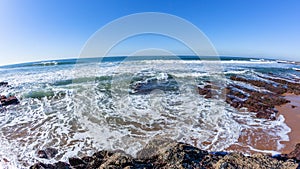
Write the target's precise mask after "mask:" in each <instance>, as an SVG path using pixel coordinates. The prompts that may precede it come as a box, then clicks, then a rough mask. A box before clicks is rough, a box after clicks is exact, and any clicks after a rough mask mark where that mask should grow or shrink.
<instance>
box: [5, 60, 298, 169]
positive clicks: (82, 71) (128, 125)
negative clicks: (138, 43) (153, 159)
mask: <svg viewBox="0 0 300 169" xmlns="http://www.w3.org/2000/svg"><path fill="white" fill-rule="evenodd" d="M298 70H300V66H299V65H296V64H295V63H294V62H289V61H282V60H274V59H257V58H243V57H226V56H223V57H220V58H216V57H214V58H211V57H200V58H199V57H195V56H179V57H176V56H157V57H155V56H151V57H147V56H140V57H139V56H135V57H105V58H80V59H66V60H50V61H41V62H31V63H23V64H16V65H8V66H1V67H0V82H1V81H5V82H8V83H9V85H10V86H9V87H0V94H1V95H6V96H9V95H14V96H16V97H17V98H18V99H19V101H20V103H19V104H18V105H9V106H6V107H0V109H1V111H0V145H1V146H0V159H1V164H0V168H1V166H2V167H3V168H5V166H6V167H11V168H14V167H15V168H25V167H28V166H30V165H32V164H34V163H35V162H38V161H41V162H45V163H52V162H55V161H59V160H61V161H67V160H68V158H69V157H74V156H82V155H90V154H92V153H93V152H95V151H97V150H100V149H109V150H118V149H120V150H123V151H125V152H126V153H128V154H131V155H132V156H135V154H136V153H137V151H139V150H140V149H141V148H142V147H143V146H144V145H145V144H146V143H147V142H148V141H149V140H151V139H153V138H155V137H158V136H159V137H165V138H171V139H174V140H176V141H181V142H185V143H189V144H192V145H194V146H197V147H199V148H201V149H205V150H209V151H224V150H226V148H228V147H229V146H230V145H233V144H237V142H238V141H239V137H240V135H243V134H245V133H243V131H245V130H247V129H251V130H252V129H253V131H254V130H255V131H262V132H263V133H265V135H264V136H262V137H266V138H268V139H270V140H275V141H274V143H272V144H274V145H270V146H269V147H273V148H272V149H261V148H260V147H261V146H260V143H259V139H260V138H257V137H255V139H257V140H258V141H255V140H254V141H253V140H251V138H249V140H248V142H246V143H239V144H244V145H242V146H245V147H248V148H249V149H250V150H251V151H255V152H266V153H273V154H276V153H280V151H281V149H282V147H283V145H282V144H281V141H288V140H289V137H288V133H289V132H290V131H291V129H290V128H289V127H288V126H287V125H286V124H285V121H284V116H282V115H279V117H278V118H277V119H276V120H266V119H259V118H255V115H254V113H253V112H248V111H247V110H246V109H245V110H244V111H242V112H241V111H238V110H237V109H235V108H233V107H232V106H230V105H228V104H226V102H225V101H224V97H223V96H222V92H220V93H217V94H216V95H217V96H216V97H215V98H214V99H207V98H205V97H203V96H201V95H199V93H198V91H197V87H198V86H203V85H205V83H207V82H211V81H212V82H215V83H216V84H218V85H219V86H220V88H226V86H227V85H229V84H232V83H234V84H235V85H241V86H243V87H246V88H249V89H254V90H260V89H258V88H257V87H255V86H252V85H251V84H246V83H242V82H239V83H238V82H234V81H232V80H230V78H229V76H231V75H238V76H241V77H246V78H247V79H260V80H265V81H266V79H267V77H277V78H282V79H286V80H288V81H292V82H295V83H299V81H300V72H299V71H298ZM264 77H266V78H265V79H264ZM4 109H5V110H4ZM47 147H52V148H56V149H58V154H57V155H56V157H55V158H53V159H50V160H46V159H41V158H38V157H37V155H36V153H37V151H38V150H41V149H45V148H47ZM243 153H245V154H247V153H248V154H249V153H250V152H248V151H244V152H243ZM3 159H5V160H3ZM3 161H9V162H3ZM4 163H5V164H4ZM4 165H5V166H4Z"/></svg>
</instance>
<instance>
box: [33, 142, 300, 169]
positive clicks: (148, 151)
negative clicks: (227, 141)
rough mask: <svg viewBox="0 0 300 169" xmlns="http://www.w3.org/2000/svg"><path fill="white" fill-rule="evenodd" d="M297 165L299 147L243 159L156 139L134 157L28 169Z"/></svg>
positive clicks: (110, 155) (114, 155)
mask: <svg viewBox="0 0 300 169" xmlns="http://www.w3.org/2000/svg"><path fill="white" fill-rule="evenodd" d="M299 163H300V144H297V146H296V147H295V150H294V151H292V152H291V153H290V154H285V155H277V156H270V155H263V154H254V155H252V156H245V155H243V154H241V153H227V152H208V151H205V150H200V149H198V148H196V147H194V146H192V145H189V144H185V143H181V142H176V141H173V140H170V139H164V138H156V139H154V140H152V141H150V142H149V143H148V144H147V145H146V146H145V147H144V148H143V149H142V150H140V151H139V152H138V153H137V157H136V158H133V157H132V156H130V155H128V154H126V153H124V152H123V151H107V150H102V151H98V152H95V153H94V154H93V155H91V156H84V157H81V158H78V157H72V158H69V160H68V162H61V161H60V162H56V163H54V164H45V163H37V164H35V165H33V166H31V167H30V169H96V168H99V169H122V168H124V169H156V168H157V169H160V168H162V169H169V168H174V169H175V168H178V169H180V168H181V169H184V168H188V169H193V168H199V169H227V168H230V169H235V168H243V169H251V168H257V169H258V168H274V169H298V168H300V166H299Z"/></svg>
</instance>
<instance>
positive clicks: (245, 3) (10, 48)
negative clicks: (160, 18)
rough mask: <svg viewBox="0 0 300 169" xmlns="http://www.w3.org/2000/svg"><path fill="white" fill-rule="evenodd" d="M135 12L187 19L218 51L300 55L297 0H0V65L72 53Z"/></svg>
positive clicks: (299, 4) (297, 57) (299, 57)
mask: <svg viewBox="0 0 300 169" xmlns="http://www.w3.org/2000/svg"><path fill="white" fill-rule="evenodd" d="M138 12H163V13H169V14H173V15H176V16H179V17H181V18H183V19H186V20H188V21H190V22H191V23H193V24H194V25H196V26H197V27H198V28H199V29H200V30H202V31H203V32H204V33H205V34H206V35H207V37H208V38H209V39H210V40H211V42H212V43H213V45H214V46H215V48H216V49H217V51H218V52H219V54H220V55H233V56H256V57H269V58H281V59H289V60H297V61H300V1H299V0H272V1H269V0H226V1H224V0H219V1H217V0H180V1H179V0H97V1H84V0H0V59H1V62H0V65H5V64H12V63H21V62H27V61H37V60H49V59H60V58H76V57H77V56H78V54H79V52H80V50H81V48H82V47H83V45H84V44H85V42H86V41H87V39H88V38H89V37H90V36H91V35H92V34H93V33H94V32H95V31H97V30H98V29H99V28H101V27H102V26H104V25H105V24H107V23H109V22H111V21H113V20H114V19H117V18H119V17H122V16H125V15H129V14H133V13H138ZM154 39H155V38H154ZM131 44H132V45H134V43H131ZM127 47H130V45H129V46H128V45H127Z"/></svg>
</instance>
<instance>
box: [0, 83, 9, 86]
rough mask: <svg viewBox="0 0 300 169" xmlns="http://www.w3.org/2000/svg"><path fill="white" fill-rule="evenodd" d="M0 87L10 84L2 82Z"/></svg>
mask: <svg viewBox="0 0 300 169" xmlns="http://www.w3.org/2000/svg"><path fill="white" fill-rule="evenodd" d="M0 86H4V87H5V86H8V82H0Z"/></svg>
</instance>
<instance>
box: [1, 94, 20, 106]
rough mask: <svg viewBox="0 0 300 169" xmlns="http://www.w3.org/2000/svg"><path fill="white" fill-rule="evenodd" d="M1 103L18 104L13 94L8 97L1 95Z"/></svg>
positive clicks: (6, 104) (3, 104)
mask: <svg viewBox="0 0 300 169" xmlns="http://www.w3.org/2000/svg"><path fill="white" fill-rule="evenodd" d="M0 99H1V105H2V106H8V105H11V104H19V100H18V99H17V98H16V97H15V96H10V97H8V98H7V97H6V96H1V97H0Z"/></svg>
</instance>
